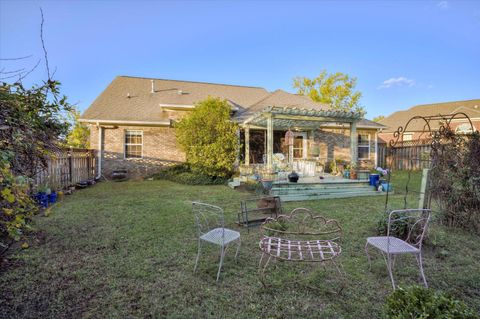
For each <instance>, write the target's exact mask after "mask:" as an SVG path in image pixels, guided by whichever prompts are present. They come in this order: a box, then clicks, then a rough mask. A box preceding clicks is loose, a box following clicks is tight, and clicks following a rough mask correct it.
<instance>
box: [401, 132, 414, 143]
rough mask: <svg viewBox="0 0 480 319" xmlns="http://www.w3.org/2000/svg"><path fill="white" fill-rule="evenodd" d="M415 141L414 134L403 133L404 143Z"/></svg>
mask: <svg viewBox="0 0 480 319" xmlns="http://www.w3.org/2000/svg"><path fill="white" fill-rule="evenodd" d="M411 140H413V134H412V133H403V141H404V142H407V141H411Z"/></svg>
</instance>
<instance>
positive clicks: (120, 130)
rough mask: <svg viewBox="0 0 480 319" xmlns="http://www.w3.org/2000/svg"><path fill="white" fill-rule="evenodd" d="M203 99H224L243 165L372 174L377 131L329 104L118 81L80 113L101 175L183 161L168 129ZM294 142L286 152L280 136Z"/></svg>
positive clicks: (141, 172)
mask: <svg viewBox="0 0 480 319" xmlns="http://www.w3.org/2000/svg"><path fill="white" fill-rule="evenodd" d="M208 96H214V97H220V98H222V99H225V100H227V102H228V103H229V104H230V105H231V108H232V121H235V122H237V123H238V124H239V127H240V132H239V133H240V134H239V136H240V143H241V152H240V154H239V160H240V161H241V163H242V164H243V165H246V166H248V165H265V166H266V167H272V165H273V160H272V155H273V154H275V153H283V154H285V155H286V157H290V158H291V160H292V161H297V162H299V161H317V162H318V161H320V162H323V163H328V162H329V161H332V160H334V159H344V160H346V161H354V162H358V164H359V165H360V166H365V167H373V166H374V165H375V164H376V163H375V161H376V154H377V153H376V149H377V138H378V132H379V130H380V129H382V128H385V127H384V126H383V125H381V124H378V123H375V122H372V121H369V120H366V119H363V118H362V117H361V115H360V114H356V113H352V112H339V111H333V110H331V109H330V107H329V106H328V105H324V104H320V103H315V102H313V101H311V100H310V99H309V98H307V97H305V96H301V95H297V94H290V93H287V92H285V91H282V90H277V91H274V92H268V91H267V90H265V89H264V88H260V87H249V86H238V85H227V84H212V83H202V82H190V81H177V80H164V79H150V78H139V77H130V76H119V77H116V78H115V79H114V80H113V81H112V82H111V83H110V85H109V86H108V87H107V88H106V89H105V90H104V91H103V92H102V93H101V94H100V96H98V98H97V99H96V100H95V101H94V102H93V103H92V105H91V106H90V107H89V108H88V109H87V110H86V111H85V113H84V114H83V115H82V117H81V121H82V122H84V123H87V124H88V125H89V127H90V132H91V135H90V138H91V141H90V145H91V147H92V148H94V149H96V150H98V151H99V154H100V157H99V167H100V169H101V174H103V175H104V176H107V177H108V176H109V175H110V174H111V173H112V171H114V170H118V169H127V170H128V171H129V174H131V175H133V176H147V175H150V174H152V173H154V172H155V171H158V170H159V169H161V168H162V167H165V166H168V165H171V164H173V163H179V162H183V161H185V154H184V153H183V152H182V151H181V150H180V149H179V148H178V146H177V143H176V137H175V129H174V128H173V127H172V123H173V122H174V121H177V120H179V119H181V118H182V116H184V115H185V114H187V113H188V112H189V111H190V110H192V109H193V108H194V107H195V103H197V102H199V101H202V100H204V99H205V98H207V97H208ZM288 130H290V131H292V132H293V134H294V135H295V138H294V143H293V145H288V146H287V145H285V133H286V132H287V131H288Z"/></svg>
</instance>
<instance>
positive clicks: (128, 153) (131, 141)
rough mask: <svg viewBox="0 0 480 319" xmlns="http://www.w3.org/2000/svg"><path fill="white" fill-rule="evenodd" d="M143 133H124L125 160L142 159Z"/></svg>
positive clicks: (128, 131)
mask: <svg viewBox="0 0 480 319" xmlns="http://www.w3.org/2000/svg"><path fill="white" fill-rule="evenodd" d="M142 152H143V131H131V130H127V131H125V158H142Z"/></svg>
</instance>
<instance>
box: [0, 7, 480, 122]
mask: <svg viewBox="0 0 480 319" xmlns="http://www.w3.org/2000/svg"><path fill="white" fill-rule="evenodd" d="M40 7H41V8H42V9H43V12H44V18H45V21H44V29H43V32H44V41H45V46H46V49H47V52H48V60H49V64H50V69H52V72H53V71H55V74H54V78H55V79H56V80H58V81H60V82H61V83H62V93H63V94H65V95H67V96H68V98H69V101H70V102H71V103H76V104H77V107H78V108H79V109H80V110H81V111H84V110H85V109H86V108H87V107H88V106H89V105H90V104H91V103H92V102H93V100H94V99H95V98H96V97H97V96H98V95H99V94H100V93H101V92H102V91H103V90H104V89H105V88H106V87H107V85H108V84H109V83H110V82H111V81H112V80H113V79H114V78H115V77H116V76H118V75H130V76H141V77H154V78H164V79H177V80H190V81H201V82H213V83H227V84H238V85H247V86H260V87H264V88H266V89H267V90H269V91H274V90H276V89H283V90H286V91H289V92H292V93H293V92H295V90H294V89H293V88H292V80H293V78H294V77H296V76H306V77H315V76H317V75H318V74H319V73H320V72H321V71H322V70H324V69H325V70H327V71H328V72H337V71H339V72H344V73H346V74H348V75H350V76H353V77H356V78H357V79H358V84H357V89H358V90H359V91H360V92H362V94H363V97H362V99H361V104H362V105H363V106H364V107H365V108H366V110H367V116H366V117H367V118H373V117H375V116H378V115H389V114H391V113H393V112H395V111H398V110H401V109H406V108H408V107H410V106H413V105H418V104H425V103H435V102H447V101H456V100H469V99H478V98H480V1H352V2H349V1H335V2H330V1H305V2H303V1H174V2H173V1H93V0H90V1H5V0H0V59H1V60H0V71H1V72H3V74H0V75H1V76H0V77H5V76H6V75H8V74H10V73H5V72H10V71H15V70H18V69H22V68H25V70H29V69H30V68H32V67H33V66H34V65H35V64H36V63H37V61H39V60H40V61H41V63H40V64H39V66H38V67H37V68H36V69H35V70H34V71H33V72H32V73H31V74H30V75H29V76H28V77H27V78H26V79H25V80H24V82H25V84H27V85H29V84H33V83H38V82H40V81H41V80H43V79H45V78H46V68H45V66H44V62H43V60H42V59H43V56H44V54H43V51H42V45H41V41H40V22H41V17H40ZM24 56H30V57H28V58H26V59H21V60H5V59H10V58H18V57H24ZM11 80H12V79H4V80H3V81H11Z"/></svg>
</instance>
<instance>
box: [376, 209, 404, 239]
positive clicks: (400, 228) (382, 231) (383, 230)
mask: <svg viewBox="0 0 480 319" xmlns="http://www.w3.org/2000/svg"><path fill="white" fill-rule="evenodd" d="M401 217H404V216H402V214H401V213H393V214H392V219H397V218H401ZM412 226H413V224H412V220H411V219H403V220H396V221H394V222H392V224H391V227H390V236H395V237H397V238H400V239H403V240H406V239H407V237H408V232H409V230H410V229H411V228H412ZM387 230H388V214H383V215H382V217H381V218H380V219H379V220H378V222H377V232H378V234H379V235H383V236H386V235H387Z"/></svg>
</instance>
